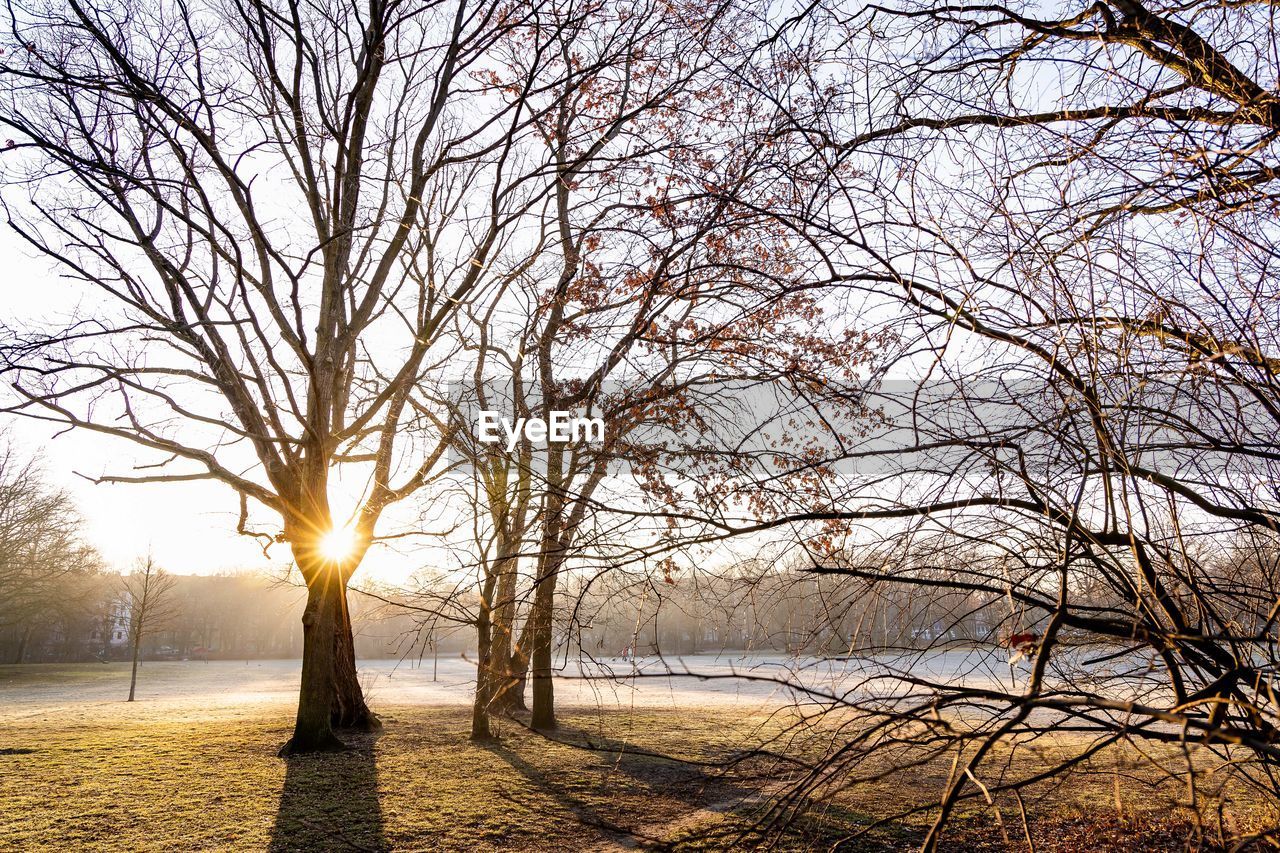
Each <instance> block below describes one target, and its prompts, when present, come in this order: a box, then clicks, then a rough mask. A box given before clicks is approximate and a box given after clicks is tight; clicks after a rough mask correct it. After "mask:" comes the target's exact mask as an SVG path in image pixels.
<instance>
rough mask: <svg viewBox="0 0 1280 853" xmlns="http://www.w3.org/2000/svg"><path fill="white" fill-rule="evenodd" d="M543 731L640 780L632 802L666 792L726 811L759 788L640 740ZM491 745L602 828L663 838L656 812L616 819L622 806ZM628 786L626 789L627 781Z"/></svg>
mask: <svg viewBox="0 0 1280 853" xmlns="http://www.w3.org/2000/svg"><path fill="white" fill-rule="evenodd" d="M543 736H544V737H546V738H547V740H550V741H552V742H555V743H560V744H563V745H566V746H573V747H577V748H579V749H582V750H583V754H584V755H593V756H594V757H595V759H596V760H597V761H598V762H600V765H601V766H600V769H601V771H603V772H604V773H605V774H606V775H612V774H615V773H616V774H618V775H620V776H625V777H628V778H629V779H630V781H631V784H633V785H634V784H639V785H641V786H642V789H641V790H647V791H648V794H647V795H646V794H642V793H640V792H639V791H636V790H634V789H633V790H632V791H630V792H629V793H627V794H625V795H624V796H625V798H626V799H627V800H628V801H630V802H632V803H636V802H644V801H646V800H648V799H649V798H650V797H653V796H665V797H668V798H670V799H671V800H675V801H677V802H680V803H683V804H684V806H685V807H686V808H688V809H690V810H691V811H698V810H700V809H710V810H713V811H717V812H723V811H728V810H732V809H733V808H735V807H736V806H739V805H742V804H744V803H747V802H748V801H749V800H750V799H751V797H752V796H753V795H755V794H756V793H757V791H756V790H755V789H751V788H743V787H739V786H738V785H737V784H735V782H734V781H731V780H729V779H725V778H723V777H722V776H720V775H719V774H718V773H717V772H716V771H715V769H714V768H713V767H710V766H707V765H700V764H694V763H686V762H682V761H680V760H678V759H674V758H670V757H667V756H663V755H661V754H658V753H651V752H644V751H640V750H637V748H636V747H635V745H634V744H631V743H628V742H625V741H622V740H617V739H614V738H610V737H607V736H603V737H602V736H600V735H599V734H596V733H588V732H585V731H583V730H580V729H574V728H567V727H563V726H562V727H561V728H560V729H558V730H557V731H556V732H555V733H554V734H550V735H543ZM485 748H486V749H488V750H489V751H490V752H492V753H493V754H494V755H496V756H498V757H500V758H502V760H504V761H506V762H507V763H508V764H510V765H511V767H513V768H514V769H515V770H516V771H518V772H519V773H520V774H521V775H522V776H524V777H525V778H526V779H527V780H529V781H530V782H532V783H533V784H534V785H536V786H538V787H539V788H541V789H542V790H544V791H546V792H547V793H548V794H551V795H552V796H553V797H554V798H555V799H556V801H557V802H559V803H560V804H561V805H562V806H564V807H565V808H566V809H568V810H569V811H570V812H572V813H573V814H574V816H575V817H576V818H577V819H578V820H579V821H580V822H581V823H583V824H585V825H587V826H592V827H594V828H596V829H597V830H600V831H601V832H602V833H603V834H605V835H607V836H611V837H612V838H613V839H614V840H617V841H621V842H623V843H624V845H626V844H627V842H640V843H641V844H648V845H653V844H655V843H658V838H657V837H656V836H657V835H661V834H662V833H661V825H662V823H663V821H661V820H659V821H657V822H656V824H655V823H653V820H654V819H653V818H652V817H649V816H646V815H644V814H643V813H642V814H635V813H634V812H635V809H634V808H628V809H624V810H623V812H622V814H619V815H618V817H616V818H613V819H611V818H610V817H609V815H608V812H614V813H615V814H616V813H617V810H616V809H610V808H606V809H605V810H604V811H601V810H600V809H599V807H598V806H596V805H593V804H591V803H589V802H587V801H585V800H583V799H582V798H581V797H579V796H577V795H576V794H575V793H574V792H573V791H572V790H571V789H570V788H569V787H567V786H566V785H563V784H561V783H559V782H558V781H556V780H555V779H554V778H553V777H551V776H549V775H548V774H547V773H545V772H543V771H542V770H541V769H539V768H537V767H535V766H533V765H532V764H530V763H529V762H527V761H525V760H524V759H523V758H521V757H520V755H519V754H518V753H517V752H516V751H515V750H513V749H510V748H508V747H506V746H504V745H501V744H487V745H485ZM623 786H624V789H625V786H626V783H623ZM659 846H661V844H660V843H659Z"/></svg>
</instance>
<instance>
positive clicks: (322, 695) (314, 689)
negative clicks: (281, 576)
mask: <svg viewBox="0 0 1280 853" xmlns="http://www.w3.org/2000/svg"><path fill="white" fill-rule="evenodd" d="M303 576H304V577H307V578H310V579H311V580H310V581H309V583H308V585H307V606H306V609H305V610H304V611H303V613H302V685H301V687H300V689H299V691H298V716H297V719H296V720H295V722H294V727H293V737H291V738H290V739H289V742H288V743H286V744H285V745H284V746H283V747H281V748H280V755H281V756H290V755H298V754H301V753H306V752H335V751H338V750H342V749H345V748H346V747H345V744H343V743H342V741H340V740H338V738H337V736H335V735H334V733H333V712H334V705H335V701H336V699H335V697H336V695H337V691H336V687H337V683H336V682H337V679H336V663H337V656H338V655H337V649H338V647H339V646H342V645H344V643H343V642H342V641H339V640H338V639H337V638H338V634H339V630H340V628H341V624H340V623H341V617H340V614H341V613H343V612H344V611H345V609H346V588H345V586H344V585H343V583H342V581H341V579H340V578H339V577H338V573H337V572H334V571H325V570H324V569H323V568H319V569H317V570H315V571H308V572H304V573H303ZM352 657H353V659H354V652H353V655H352ZM352 669H354V663H353V665H352ZM356 687H357V689H359V685H358V684H357V685H356ZM362 701H363V700H362Z"/></svg>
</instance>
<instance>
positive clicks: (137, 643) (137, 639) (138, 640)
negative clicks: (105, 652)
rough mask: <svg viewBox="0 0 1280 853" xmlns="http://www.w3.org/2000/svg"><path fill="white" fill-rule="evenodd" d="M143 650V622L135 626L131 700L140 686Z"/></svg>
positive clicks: (130, 686) (130, 685)
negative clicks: (140, 660) (139, 665)
mask: <svg viewBox="0 0 1280 853" xmlns="http://www.w3.org/2000/svg"><path fill="white" fill-rule="evenodd" d="M140 651H142V623H141V622H139V623H138V624H137V625H135V626H134V628H133V672H132V673H130V675H129V701H130V702H132V701H133V692H134V689H135V688H136V687H137V686H138V653H139V652H140Z"/></svg>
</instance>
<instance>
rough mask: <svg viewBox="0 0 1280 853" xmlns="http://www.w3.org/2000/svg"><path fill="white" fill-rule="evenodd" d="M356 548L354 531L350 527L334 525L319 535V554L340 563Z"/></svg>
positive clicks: (330, 560) (332, 561)
mask: <svg viewBox="0 0 1280 853" xmlns="http://www.w3.org/2000/svg"><path fill="white" fill-rule="evenodd" d="M355 550H356V533H355V531H354V530H352V529H351V528H350V527H335V528H333V529H332V530H330V531H329V532H328V533H326V534H325V535H324V536H321V537H320V556H321V557H324V558H325V559H326V560H328V561H329V562H331V563H341V562H342V561H343V560H345V559H347V558H348V557H350V556H351V555H352V554H354V553H355Z"/></svg>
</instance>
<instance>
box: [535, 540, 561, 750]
mask: <svg viewBox="0 0 1280 853" xmlns="http://www.w3.org/2000/svg"><path fill="white" fill-rule="evenodd" d="M559 569H560V559H559V553H558V552H556V553H551V554H548V555H547V559H546V562H545V563H544V571H543V572H542V575H541V577H539V579H538V586H537V589H536V590H535V591H534V596H533V608H532V609H531V610H530V612H529V623H530V655H529V662H530V676H531V678H532V681H533V717H532V719H531V720H530V725H532V726H533V728H535V729H544V730H546V729H554V728H556V710H555V688H554V687H553V686H552V682H551V622H552V614H553V611H554V606H555V595H556V579H557V577H558V575H559Z"/></svg>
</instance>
